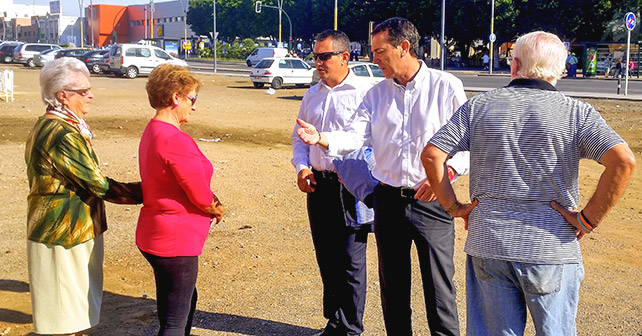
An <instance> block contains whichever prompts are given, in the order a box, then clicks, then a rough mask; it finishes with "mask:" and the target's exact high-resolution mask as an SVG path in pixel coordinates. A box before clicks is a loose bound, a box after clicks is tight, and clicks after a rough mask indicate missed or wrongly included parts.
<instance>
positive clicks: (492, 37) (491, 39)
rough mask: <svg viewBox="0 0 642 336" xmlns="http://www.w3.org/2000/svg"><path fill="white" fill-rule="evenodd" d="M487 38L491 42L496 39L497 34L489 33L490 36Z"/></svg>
mask: <svg viewBox="0 0 642 336" xmlns="http://www.w3.org/2000/svg"><path fill="white" fill-rule="evenodd" d="M488 39H489V40H490V41H491V42H495V40H496V39H497V36H495V34H490V36H488Z"/></svg>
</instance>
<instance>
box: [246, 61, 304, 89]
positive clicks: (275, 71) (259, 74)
mask: <svg viewBox="0 0 642 336" xmlns="http://www.w3.org/2000/svg"><path fill="white" fill-rule="evenodd" d="M313 71H314V68H312V67H311V66H309V65H308V64H307V63H305V62H304V61H303V60H302V59H300V58H294V57H283V58H274V57H268V58H264V59H263V60H262V61H260V62H259V63H258V64H257V65H256V66H254V68H252V72H251V73H250V80H251V81H252V84H253V85H254V87H255V88H257V89H260V88H262V87H263V86H264V85H265V84H270V85H271V86H272V88H273V89H280V88H281V87H282V86H283V85H284V84H295V85H296V86H298V87H303V86H305V85H309V84H310V82H311V81H312V72H313Z"/></svg>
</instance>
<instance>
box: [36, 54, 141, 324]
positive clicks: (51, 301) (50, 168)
mask: <svg viewBox="0 0 642 336" xmlns="http://www.w3.org/2000/svg"><path fill="white" fill-rule="evenodd" d="M40 88H41V95H42V100H43V101H44V102H45V104H46V105H47V111H46V112H45V114H44V115H43V116H40V117H39V118H38V120H37V121H36V124H35V125H34V127H33V129H32V130H31V133H30V134H29V138H28V140H27V145H26V150H25V160H26V163H27V175H28V179H29V188H30V191H29V196H28V199H27V200H28V213H27V239H28V240H27V258H28V264H29V283H30V289H31V304H32V308H33V324H34V331H35V332H36V333H37V334H76V335H82V332H83V331H84V330H86V329H89V328H91V327H93V326H95V325H96V324H98V321H99V318H100V305H101V302H102V290H103V288H102V284H103V274H102V267H103V236H102V233H103V232H104V231H105V230H106V229H107V223H106V219H105V204H104V200H106V201H109V202H113V203H120V204H138V203H141V202H142V191H141V188H140V182H136V183H120V182H116V181H114V180H112V179H110V178H108V177H105V176H104V175H103V174H102V173H101V171H100V168H99V164H98V157H97V156H96V153H94V150H93V148H92V145H91V139H92V133H91V130H90V129H89V126H88V125H87V123H86V122H85V120H84V117H85V115H86V114H87V113H88V112H89V106H90V103H91V100H92V99H93V98H94V95H93V94H92V92H91V86H90V83H89V72H88V71H87V67H86V66H85V65H84V64H83V63H82V62H80V61H79V60H77V59H75V58H67V57H64V58H60V59H57V60H54V61H51V62H49V63H47V65H46V66H45V67H44V68H43V69H42V71H41V73H40Z"/></svg>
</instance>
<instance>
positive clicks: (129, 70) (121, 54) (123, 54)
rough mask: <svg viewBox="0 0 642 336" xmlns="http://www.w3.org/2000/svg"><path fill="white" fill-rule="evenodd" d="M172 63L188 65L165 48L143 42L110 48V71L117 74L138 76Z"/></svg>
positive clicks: (129, 76)
mask: <svg viewBox="0 0 642 336" xmlns="http://www.w3.org/2000/svg"><path fill="white" fill-rule="evenodd" d="M164 63H170V64H174V65H180V66H187V63H186V62H185V61H183V60H181V59H178V58H175V57H172V56H171V55H169V54H168V53H167V52H166V51H165V50H163V49H160V48H157V47H154V46H150V45H142V44H124V43H123V44H115V45H113V46H112V47H111V49H110V50H109V72H111V73H113V74H114V75H116V76H122V75H125V76H126V77H127V78H136V76H138V75H139V74H148V73H150V72H152V70H154V68H155V67H157V66H159V65H161V64H164Z"/></svg>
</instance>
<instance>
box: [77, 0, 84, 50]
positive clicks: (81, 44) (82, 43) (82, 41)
mask: <svg viewBox="0 0 642 336" xmlns="http://www.w3.org/2000/svg"><path fill="white" fill-rule="evenodd" d="M78 7H80V47H81V48H84V47H85V43H84V42H85V39H84V38H83V36H82V35H83V31H82V26H83V24H82V21H83V15H82V14H83V13H82V7H83V0H78Z"/></svg>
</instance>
